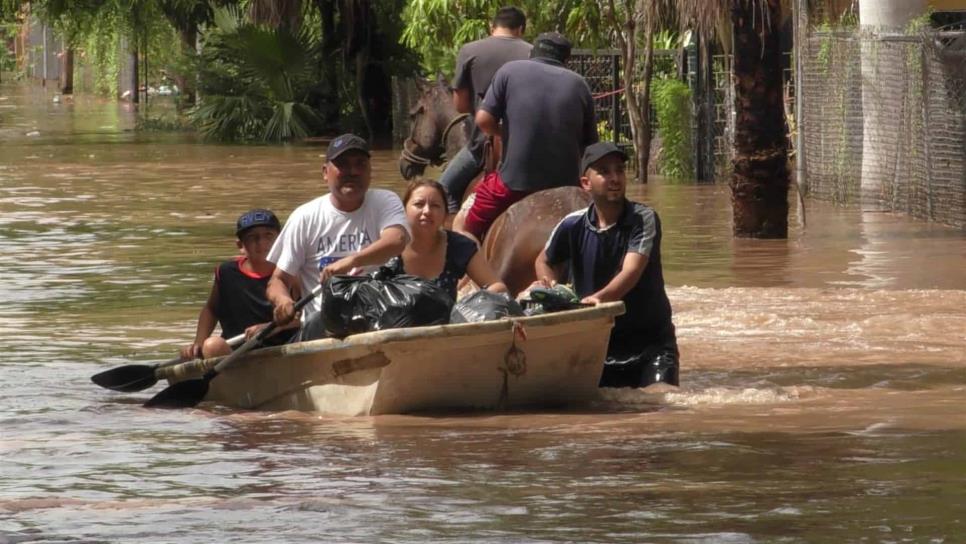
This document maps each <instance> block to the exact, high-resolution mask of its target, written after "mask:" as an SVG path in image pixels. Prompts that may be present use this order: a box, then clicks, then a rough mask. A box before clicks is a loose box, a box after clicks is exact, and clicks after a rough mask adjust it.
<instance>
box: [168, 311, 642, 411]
mask: <svg viewBox="0 0 966 544" xmlns="http://www.w3.org/2000/svg"><path fill="white" fill-rule="evenodd" d="M623 313H624V304H623V303H622V302H612V303H605V304H600V305H598V306H595V307H591V308H579V309H574V310H568V311H563V312H557V313H552V314H544V315H537V316H530V317H517V318H512V319H500V320H497V321H485V322H481V323H462V324H450V325H436V326H429V327H413V328H400V329H389V330H383V331H375V332H367V333H361V334H357V335H353V336H349V337H347V338H345V339H343V340H337V339H331V338H329V339H323V340H314V341H311V342H301V343H296V344H287V345H283V346H278V347H271V348H265V349H261V350H257V351H254V352H251V353H249V354H247V355H246V356H245V357H244V358H243V359H240V360H239V361H237V363H235V364H233V365H231V366H230V367H229V368H226V369H225V370H224V371H223V372H221V373H220V374H218V376H217V378H216V379H213V380H211V383H210V388H209V389H208V392H207V395H206V396H205V397H204V400H205V401H209V402H215V403H218V404H222V405H225V406H230V407H234V408H242V409H253V410H303V411H317V412H322V413H326V414H332V415H346V416H359V415H378V414H403V413H412V412H427V411H454V410H494V409H509V408H520V407H561V406H571V405H578V404H581V403H584V402H587V401H590V400H592V399H594V398H596V396H597V384H598V381H599V380H600V375H601V369H602V366H603V361H604V358H605V355H606V353H607V343H608V338H609V335H610V330H611V327H612V326H613V324H614V318H615V317H616V316H618V315H621V314H623ZM220 360H221V359H220V358H216V359H208V360H204V361H191V362H186V363H182V364H179V365H174V366H168V367H164V368H160V369H158V377H159V378H162V379H167V380H168V381H169V382H170V383H171V384H174V383H177V382H180V381H183V380H186V379H195V378H199V377H201V376H203V375H204V373H205V372H206V371H208V370H210V369H211V368H213V367H214V366H215V365H216V364H217V363H218V362H219V361H220Z"/></svg>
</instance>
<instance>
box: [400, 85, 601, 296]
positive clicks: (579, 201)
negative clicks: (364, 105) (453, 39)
mask: <svg viewBox="0 0 966 544" xmlns="http://www.w3.org/2000/svg"><path fill="white" fill-rule="evenodd" d="M417 87H418V88H419V91H420V97H419V100H418V101H417V102H416V104H415V105H414V106H413V108H412V109H411V110H410V112H409V117H410V119H411V120H412V127H411V129H410V132H409V138H407V139H406V141H405V142H404V143H403V151H402V153H401V154H400V157H399V172H400V173H401V174H402V176H403V178H405V179H407V180H408V179H412V178H414V177H416V176H419V175H422V174H423V172H424V171H425V169H426V167H427V166H429V165H430V164H434V165H438V164H442V163H443V162H445V160H446V158H447V157H452V156H454V155H455V154H456V153H457V152H458V151H459V150H460V148H462V147H463V146H464V145H466V140H467V133H468V131H466V130H465V123H466V121H467V119H468V118H469V115H467V114H460V113H459V112H457V111H456V107H455V106H454V105H453V100H452V98H451V93H450V89H449V87H447V85H446V83H445V82H443V81H442V80H441V79H438V80H437V81H436V82H435V83H427V82H422V81H420V82H418V83H417ZM460 129H462V130H460ZM498 149H499V146H497V151H496V153H498V152H499V151H498ZM475 188H476V184H475V183H473V184H470V186H469V187H468V188H467V195H469V194H470V193H472V192H473V191H474V190H475ZM467 195H464V200H465V197H466V196H467ZM589 202H590V198H589V196H588V195H587V194H586V193H585V192H584V191H581V190H580V188H578V187H558V188H556V189H548V190H545V191H539V192H537V193H534V194H532V195H530V196H528V197H526V198H524V199H523V200H521V201H520V202H517V203H516V204H514V205H513V206H510V208H509V209H507V211H505V212H503V214H502V215H500V217H498V218H497V219H496V221H494V222H493V225H492V226H491V227H490V230H489V231H488V233H487V235H486V237H485V238H484V239H483V242H482V244H481V250H482V251H483V256H484V257H485V258H486V260H487V261H488V262H489V263H490V265H491V266H492V267H493V270H494V271H495V272H496V273H497V275H498V276H499V277H500V278H502V279H503V282H504V283H505V284H506V286H507V288H508V289H509V290H510V293H511V294H512V295H514V296H516V294H517V293H519V292H520V291H523V290H524V289H526V288H527V287H529V286H530V284H531V283H533V281H534V280H535V279H536V272H535V270H534V261H536V259H537V255H539V254H540V251H542V250H543V246H544V244H546V242H547V238H549V237H550V232H551V231H552V230H553V228H554V227H555V226H556V225H557V223H558V222H559V221H560V220H561V219H563V218H564V216H566V215H567V214H568V213H570V212H572V211H574V210H577V209H580V208H583V207H586V206H587V205H588V203H589ZM467 209H468V206H467V205H465V204H464V206H463V208H462V209H461V210H460V211H459V212H458V213H457V214H456V217H455V218H454V220H453V226H454V228H456V230H460V226H461V225H462V224H463V219H464V218H465V216H466V211H467Z"/></svg>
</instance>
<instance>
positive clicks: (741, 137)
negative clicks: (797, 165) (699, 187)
mask: <svg viewBox="0 0 966 544" xmlns="http://www.w3.org/2000/svg"><path fill="white" fill-rule="evenodd" d="M780 21H781V4H780V0H760V1H758V2H744V1H736V2H734V4H733V6H732V24H733V29H734V78H735V137H734V159H733V165H734V174H733V175H732V178H731V203H732V209H733V211H734V234H735V236H739V237H749V238H787V237H788V186H789V170H788V132H787V127H786V125H785V115H784V107H783V101H782V70H781V48H780V44H779V35H778V30H779V24H780Z"/></svg>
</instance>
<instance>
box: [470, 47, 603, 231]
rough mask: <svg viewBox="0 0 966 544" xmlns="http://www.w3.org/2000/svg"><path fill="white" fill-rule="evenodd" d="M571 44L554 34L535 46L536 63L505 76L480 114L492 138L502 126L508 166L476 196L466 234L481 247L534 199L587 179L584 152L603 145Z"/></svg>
mask: <svg viewBox="0 0 966 544" xmlns="http://www.w3.org/2000/svg"><path fill="white" fill-rule="evenodd" d="M570 48H571V45H570V41H569V40H567V38H565V37H563V36H561V35H560V34H557V33H556V32H547V33H544V34H541V35H540V36H538V37H537V40H536V42H534V46H533V51H532V58H531V59H530V60H519V61H513V62H508V63H506V64H504V65H503V67H502V68H500V69H499V70H498V71H497V73H496V75H494V76H493V81H492V82H491V83H490V90H489V91H487V93H486V97H485V98H484V99H483V102H482V103H481V104H480V107H479V110H478V111H477V113H476V123H477V125H479V127H480V129H481V130H482V131H483V132H485V133H486V134H496V133H497V131H498V130H499V129H500V122H501V121H502V135H503V161H502V162H501V163H500V167H499V169H498V171H497V172H494V173H493V174H492V175H491V174H488V175H487V176H486V177H484V178H483V182H482V183H480V186H479V187H477V190H476V199H475V201H474V203H473V206H472V207H471V208H470V210H469V212H468V213H467V215H466V222H465V223H464V229H465V230H466V232H468V233H470V234H472V235H473V236H476V237H477V239H481V240H482V237H483V235H484V234H486V231H487V230H488V229H489V227H490V225H491V224H492V223H493V221H494V220H496V218H497V217H498V216H499V215H500V214H501V213H503V211H504V210H506V209H507V208H509V207H510V206H511V205H512V204H513V203H514V202H516V201H518V200H520V199H522V198H523V197H525V196H527V195H528V194H530V193H534V192H536V191H540V190H542V189H552V188H554V187H563V186H566V185H577V183H578V180H579V179H580V157H581V155H582V154H583V152H584V148H586V147H587V146H588V145H590V144H593V143H595V142H597V123H596V121H595V118H594V99H593V96H591V94H590V87H589V86H588V85H587V82H586V81H585V80H584V78H583V77H581V76H580V75H579V74H577V73H575V72H573V71H571V70H568V69H567V68H566V67H565V66H564V63H565V62H566V61H567V59H568V58H569V57H570Z"/></svg>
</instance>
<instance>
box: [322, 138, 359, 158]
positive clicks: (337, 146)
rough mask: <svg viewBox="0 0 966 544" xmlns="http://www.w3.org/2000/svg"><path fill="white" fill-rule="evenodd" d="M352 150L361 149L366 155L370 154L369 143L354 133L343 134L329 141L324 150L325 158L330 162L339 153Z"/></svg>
mask: <svg viewBox="0 0 966 544" xmlns="http://www.w3.org/2000/svg"><path fill="white" fill-rule="evenodd" d="M352 150H355V151H362V152H363V153H365V154H366V156H367V157H368V156H370V155H369V144H368V143H366V141H365V140H363V139H362V138H360V137H358V136H356V135H355V134H343V135H341V136H336V137H335V139H334V140H332V141H331V142H329V148H328V149H327V150H326V151H325V160H327V161H329V162H332V161H334V160H335V159H336V158H338V157H339V155H341V154H343V153H345V152H346V151H352Z"/></svg>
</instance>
